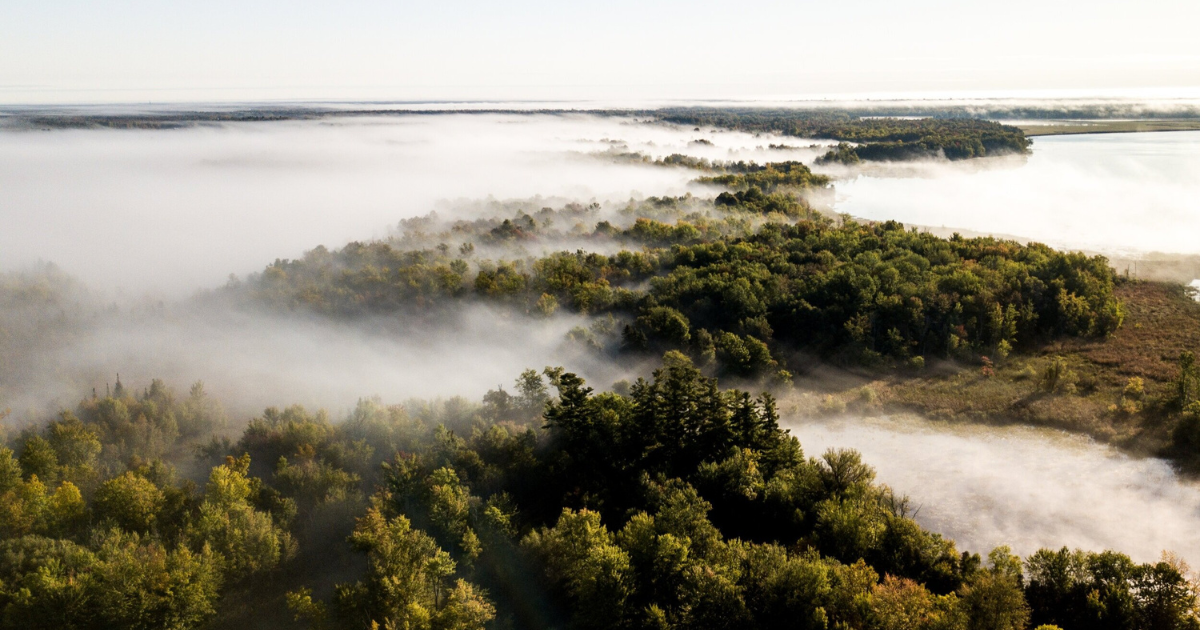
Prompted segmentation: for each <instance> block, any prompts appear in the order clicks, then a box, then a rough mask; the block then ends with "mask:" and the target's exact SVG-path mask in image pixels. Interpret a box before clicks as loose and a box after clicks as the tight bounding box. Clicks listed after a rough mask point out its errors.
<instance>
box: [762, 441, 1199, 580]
mask: <svg viewBox="0 0 1200 630" xmlns="http://www.w3.org/2000/svg"><path fill="white" fill-rule="evenodd" d="M785 426H787V427H788V428H790V429H791V431H792V434H793V435H795V436H796V437H798V438H799V440H800V443H801V445H802V446H803V447H804V449H805V452H806V453H807V454H808V455H810V456H811V455H820V454H821V453H822V452H824V450H825V449H826V448H831V447H833V448H854V449H857V450H858V451H860V452H861V453H862V455H863V460H864V461H866V462H867V463H869V464H870V465H872V466H873V467H875V469H876V471H877V473H878V476H877V479H878V481H880V482H882V483H885V484H887V485H889V486H891V487H892V489H894V490H896V491H897V492H898V493H900V494H907V495H908V496H909V497H910V498H911V499H912V503H913V507H915V508H919V511H918V512H917V514H916V519H917V521H918V522H920V523H921V524H922V525H923V526H925V527H927V528H929V529H931V530H933V531H936V532H939V533H941V534H944V535H946V536H948V537H950V538H952V539H954V540H955V541H956V542H957V543H958V545H959V547H960V548H962V549H968V550H971V551H977V552H981V553H984V554H986V552H987V551H989V550H990V549H992V548H993V547H995V546H997V545H1010V546H1011V547H1012V548H1013V550H1014V551H1016V552H1018V553H1020V554H1022V555H1027V554H1029V553H1031V552H1033V551H1036V550H1037V549H1038V548H1040V547H1050V548H1053V549H1058V548H1060V547H1062V546H1064V545H1065V546H1068V547H1071V548H1081V549H1090V550H1095V551H1102V550H1104V549H1115V550H1119V551H1122V552H1124V553H1127V554H1129V555H1130V556H1131V557H1132V558H1134V559H1135V560H1138V561H1141V562H1148V561H1152V560H1157V559H1158V558H1159V555H1160V554H1161V552H1162V551H1164V550H1170V551H1174V552H1176V553H1178V554H1180V555H1181V556H1183V557H1184V558H1186V559H1189V560H1191V561H1192V562H1195V561H1196V560H1200V530H1197V528H1196V522H1197V518H1198V517H1200V486H1197V485H1196V484H1194V483H1191V482H1185V481H1181V480H1180V478H1179V477H1178V476H1176V475H1175V473H1173V472H1172V470H1171V468H1170V466H1168V465H1167V463H1166V462H1164V461H1162V460H1158V459H1136V458H1132V457H1129V456H1126V455H1123V454H1120V453H1118V452H1117V451H1116V450H1115V449H1113V448H1111V447H1108V446H1104V445H1101V444H1097V443H1094V442H1092V441H1090V440H1088V439H1087V438H1084V437H1080V436H1077V435H1070V434H1066V433H1063V432H1059V431H1051V430H1043V429H1033V428H1028V427H1004V428H996V427H984V426H978V425H948V424H945V423H935V422H927V421H921V420H916V419H912V418H876V419H862V418H854V419H844V420H839V421H829V422H823V421H812V422H798V421H793V422H791V423H789V424H786V425H785Z"/></svg>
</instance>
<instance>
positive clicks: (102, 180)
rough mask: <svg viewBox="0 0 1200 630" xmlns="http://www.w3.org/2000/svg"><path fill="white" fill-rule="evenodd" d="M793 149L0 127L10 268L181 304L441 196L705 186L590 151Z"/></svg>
mask: <svg viewBox="0 0 1200 630" xmlns="http://www.w3.org/2000/svg"><path fill="white" fill-rule="evenodd" d="M699 138H705V139H707V140H709V142H712V143H713V144H712V145H704V144H696V143H694V142H693V141H694V140H696V139H699ZM789 140H791V141H793V142H792V144H795V142H794V140H795V139H789ZM782 142H784V140H782V139H780V138H777V137H774V136H770V135H765V136H762V137H755V136H753V135H750V134H741V133H735V132H713V131H712V130H705V131H700V132H697V131H694V130H693V129H692V128H690V127H678V126H671V125H661V124H645V123H638V122H635V121H633V120H631V119H628V118H618V117H596V116H585V115H569V114H564V115H515V114H514V115H492V114H479V115H467V114H462V115H420V116H416V115H414V116H387V117H378V118H376V117H366V118H346V119H322V120H314V121H287V122H265V123H230V124H224V125H213V126H199V127H192V128H184V129H170V130H112V129H97V130H68V131H0V190H2V191H3V195H0V225H3V226H4V229H3V230H0V270H11V269H14V268H20V267H21V266H23V265H30V264H32V263H36V262H37V261H39V260H42V261H50V262H53V263H56V264H57V265H59V266H60V267H61V268H63V269H64V270H65V271H66V272H67V273H68V274H71V275H73V276H75V277H77V278H79V279H80V280H82V281H83V282H84V283H85V284H87V285H88V286H89V287H92V288H97V289H104V290H112V289H121V290H123V291H124V292H125V293H126V294H134V295H136V294H140V293H142V292H144V291H154V292H157V293H160V294H165V295H168V296H181V295H184V294H187V293H189V292H191V291H193V290H195V289H197V288H201V287H212V286H217V285H220V284H221V283H223V281H224V279H225V277H226V276H227V275H228V274H230V273H234V274H239V275H241V274H245V273H249V272H252V271H256V270H261V269H262V268H263V267H264V266H265V265H266V264H267V263H270V262H271V261H272V260H274V259H275V258H295V257H298V256H299V255H300V254H301V253H303V252H304V251H306V250H308V249H311V248H313V247H315V246H317V245H321V244H324V245H326V246H329V247H339V246H341V245H343V244H345V243H346V242H348V241H351V240H361V239H368V238H372V237H379V236H384V235H386V233H387V230H388V227H389V226H392V225H394V224H395V222H396V221H398V220H400V219H403V218H406V217H413V216H418V215H423V214H426V213H428V212H429V211H431V210H433V209H434V207H435V205H436V204H437V202H438V201H441V200H448V199H449V200H453V199H464V198H465V199H479V198H486V197H488V196H494V197H496V198H500V199H506V198H526V197H533V196H536V195H543V196H559V197H567V198H571V199H577V200H580V201H583V202H585V203H586V202H588V201H591V200H598V201H602V202H603V201H619V200H628V199H629V198H630V197H631V196H642V195H645V196H648V195H663V194H682V193H684V192H685V190H686V189H687V188H688V182H689V181H690V180H691V179H693V178H694V177H695V173H694V172H692V171H688V170H686V169H682V168H661V167H653V166H648V165H643V164H631V163H622V162H619V161H614V160H606V159H602V158H596V157H592V156H589V155H588V154H589V153H594V152H600V151H606V150H608V149H609V148H612V147H618V148H620V149H621V150H628V151H640V152H643V153H646V154H649V155H651V156H653V157H661V156H664V155H668V154H670V153H690V154H695V155H701V156H703V157H710V158H717V159H755V158H757V159H759V160H760V161H762V160H763V159H764V158H765V157H769V156H767V154H766V152H765V151H760V150H759V149H758V147H766V146H767V145H768V144H770V143H782ZM771 153H772V154H773V155H775V159H781V158H780V157H779V154H788V153H793V152H789V151H782V152H781V151H775V152H771ZM810 153H811V154H815V152H814V151H808V152H807V153H806V155H807V154H810ZM782 159H788V158H786V157H784V158H782ZM533 209H536V208H533Z"/></svg>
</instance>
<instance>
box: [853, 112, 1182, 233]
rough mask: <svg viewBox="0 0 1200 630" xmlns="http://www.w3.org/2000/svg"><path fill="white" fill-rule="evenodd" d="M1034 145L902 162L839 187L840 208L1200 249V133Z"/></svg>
mask: <svg viewBox="0 0 1200 630" xmlns="http://www.w3.org/2000/svg"><path fill="white" fill-rule="evenodd" d="M1033 140H1034V142H1033V154H1032V155H1030V156H1029V157H1028V158H1027V159H1025V158H997V159H991V158H989V159H986V160H982V161H973V162H972V161H966V162H958V163H950V164H947V163H923V164H914V165H903V166H897V167H895V168H892V169H889V170H888V173H887V176H878V175H863V176H860V177H858V178H856V179H851V180H846V181H839V182H837V192H838V202H837V210H838V211H839V212H847V213H849V214H851V215H854V216H857V217H863V218H866V219H872V220H888V219H894V220H897V221H901V222H903V223H908V224H914V225H923V226H930V227H946V228H961V229H965V230H971V231H977V232H987V233H993V234H1001V235H1011V236H1017V237H1022V238H1029V239H1033V240H1037V241H1041V242H1044V243H1047V244H1049V245H1053V246H1059V247H1067V248H1075V249H1087V250H1091V251H1100V252H1120V253H1137V252H1152V251H1157V252H1167V253H1181V254H1194V253H1198V252H1200V239H1197V238H1196V235H1197V234H1200V132H1193V131H1187V132H1156V133H1112V134H1089V135H1077V136H1043V137H1036V138H1034V139H1033ZM989 162H990V164H989Z"/></svg>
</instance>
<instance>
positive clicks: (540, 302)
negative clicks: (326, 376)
mask: <svg viewBox="0 0 1200 630" xmlns="http://www.w3.org/2000/svg"><path fill="white" fill-rule="evenodd" d="M779 172H780V171H759V172H757V173H751V174H749V175H747V176H743V175H736V176H733V177H735V178H741V177H748V176H753V175H759V174H771V173H779ZM770 176H771V177H774V176H775V175H770ZM785 176H786V175H785ZM731 183H733V182H732V181H731ZM679 203H687V204H696V203H699V202H698V201H697V200H696V199H695V198H687V199H683V198H675V199H671V198H664V199H657V200H654V201H650V202H647V205H650V206H653V205H659V204H662V205H668V206H669V205H672V204H679ZM705 203H710V204H712V206H711V207H715V208H729V209H733V210H736V211H737V212H738V213H740V214H737V215H734V216H747V215H748V216H754V213H756V212H769V213H772V216H777V217H780V218H783V219H785V220H789V221H790V220H791V219H789V217H790V218H792V219H798V220H797V221H796V222H794V223H791V222H788V223H784V222H767V223H765V224H762V225H761V227H758V228H756V229H751V228H750V227H749V226H747V225H745V224H741V225H742V227H741V228H740V229H730V228H729V225H730V224H726V223H711V222H705V221H700V220H697V221H695V222H692V221H689V220H686V219H681V220H678V221H676V222H675V223H673V224H672V223H664V222H659V221H655V220H652V219H645V218H639V219H637V220H636V221H635V222H634V223H633V224H632V225H631V226H629V227H627V228H623V229H621V228H616V227H614V226H613V225H611V224H610V223H609V222H607V221H601V222H599V223H597V224H596V226H595V228H594V229H592V230H586V229H585V230H584V232H585V233H588V234H589V236H588V238H590V239H592V240H591V241H589V242H591V243H594V244H595V245H596V247H598V248H602V247H603V244H604V243H606V242H607V243H612V244H613V245H615V246H617V247H620V248H621V251H618V252H617V253H613V254H601V253H589V252H587V251H584V250H578V251H574V252H571V251H559V252H555V253H550V254H546V255H538V256H528V257H522V258H515V259H503V258H502V259H499V260H488V259H484V260H477V259H475V258H474V256H473V254H474V245H473V242H472V241H471V240H470V235H469V234H468V233H466V232H465V231H459V232H456V233H452V234H450V236H455V237H459V238H463V239H464V241H466V242H463V243H462V244H461V245H457V246H455V247H452V246H450V244H448V243H443V244H442V245H440V246H439V247H435V248H422V249H407V248H404V247H402V246H400V244H399V243H396V242H387V241H377V242H370V243H352V244H350V245H347V246H346V247H344V248H343V249H341V250H337V251H329V250H327V249H325V248H317V249H314V250H312V251H310V252H308V253H307V254H306V255H305V256H304V257H303V258H301V259H297V260H279V261H276V262H275V263H274V264H272V265H270V266H269V267H267V269H266V270H264V271H263V272H262V273H261V274H258V275H256V276H254V277H252V278H251V279H250V280H249V281H248V282H247V283H245V284H242V285H239V286H237V287H234V288H233V289H232V291H233V293H234V294H235V295H237V296H241V297H244V298H249V299H252V300H253V301H256V302H265V303H268V304H272V305H275V306H277V307H279V308H287V309H291V308H299V309H305V310H313V311H317V312H321V313H326V314H329V315H333V316H338V317H353V316H359V315H367V314H386V313H396V312H404V313H408V314H410V315H419V314H421V313H430V312H437V311H438V310H439V309H447V308H456V307H457V305H458V304H459V302H460V301H461V300H478V301H481V302H485V303H491V304H497V305H507V306H509V307H511V308H514V309H517V310H518V311H522V312H526V313H530V314H533V315H537V316H544V315H550V314H553V313H554V312H555V311H556V310H557V309H559V308H565V309H569V310H571V311H575V312H579V313H585V314H592V315H605V314H610V315H612V316H613V317H615V318H617V319H618V320H619V321H621V322H624V324H625V325H624V328H623V333H622V334H621V336H620V337H619V338H613V339H610V340H609V341H608V342H606V341H605V340H604V339H590V338H589V337H588V335H584V336H583V337H584V338H588V339H589V341H590V342H592V343H593V344H594V345H597V346H599V347H607V348H608V349H609V350H613V351H616V350H620V351H623V352H634V353H641V352H650V353H656V354H661V353H662V352H664V351H666V350H679V351H682V352H685V353H687V354H688V355H689V356H690V357H692V358H693V359H694V360H695V361H696V362H697V364H699V365H701V366H702V367H703V368H704V369H705V370H710V371H711V373H715V374H724V375H730V376H738V377H746V378H752V377H761V376H771V375H776V376H779V377H781V378H784V379H787V378H790V374H789V372H790V371H794V370H796V369H802V368H803V365H804V363H805V359H804V357H813V356H815V357H821V358H824V359H832V360H835V361H838V362H841V363H843V364H850V365H868V366H901V365H908V366H919V365H923V364H924V361H925V358H926V357H962V358H970V357H973V356H978V354H993V353H998V354H1001V355H1004V354H1007V353H1008V352H1010V351H1012V350H1013V349H1014V348H1017V347H1019V346H1022V345H1027V346H1031V345H1033V344H1036V343H1040V342H1043V341H1045V340H1048V339H1052V338H1054V337H1057V336H1061V335H1065V336H1081V337H1090V336H1096V337H1104V336H1106V335H1108V334H1110V333H1111V332H1113V331H1114V330H1115V329H1116V328H1117V327H1118V326H1119V325H1120V324H1121V321H1122V318H1123V313H1122V309H1121V305H1120V304H1119V303H1118V301H1117V300H1116V299H1115V298H1114V296H1113V286H1114V283H1115V281H1116V278H1115V275H1114V272H1113V271H1112V270H1111V269H1110V268H1109V267H1108V264H1107V262H1106V261H1105V259H1104V258H1102V257H1098V256H1097V257H1088V256H1085V255H1083V254H1077V253H1076V254H1072V253H1063V252H1059V251H1056V250H1053V249H1051V248H1049V247H1046V246H1044V245H1039V244H1031V245H1021V244H1018V243H1016V242H1013V241H1004V240H999V239H995V238H971V239H966V238H960V237H957V236H955V237H953V238H949V239H946V238H940V237H936V236H933V235H931V234H928V233H922V232H918V231H915V230H908V229H905V228H904V227H903V226H902V225H900V224H897V223H895V222H887V223H878V224H864V223H856V222H854V221H850V220H843V221H841V222H840V223H838V222H834V221H832V220H830V219H827V218H824V217H821V216H819V215H815V214H813V213H811V212H807V211H806V209H805V207H804V206H803V205H801V204H798V203H797V202H796V201H795V200H794V199H793V198H791V197H789V196H786V195H782V194H778V193H776V194H764V193H762V192H761V191H760V189H759V188H758V187H757V186H750V187H748V188H747V189H746V190H743V191H739V192H736V193H722V194H721V195H720V196H719V197H717V199H716V200H715V202H705ZM546 220H549V217H547V219H546ZM718 225H724V226H725V227H724V228H721V229H716V228H715V227H714V226H718ZM538 226H539V222H538V220H537V219H535V218H534V217H532V216H529V215H524V218H519V219H518V220H516V221H509V220H507V219H506V220H504V221H503V222H502V223H500V224H499V225H498V226H497V227H494V228H491V229H490V230H487V231H486V232H484V233H483V238H484V239H497V238H503V239H520V238H536V235H537V233H538ZM485 227H486V224H485ZM630 245H637V246H639V247H638V248H636V249H629V248H627V247H628V246H630Z"/></svg>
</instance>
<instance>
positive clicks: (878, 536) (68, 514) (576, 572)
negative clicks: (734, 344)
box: [0, 353, 1197, 630]
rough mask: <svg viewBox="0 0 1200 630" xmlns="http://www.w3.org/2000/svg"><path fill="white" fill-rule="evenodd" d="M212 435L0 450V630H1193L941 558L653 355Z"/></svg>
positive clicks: (124, 411) (99, 402)
mask: <svg viewBox="0 0 1200 630" xmlns="http://www.w3.org/2000/svg"><path fill="white" fill-rule="evenodd" d="M225 422H226V421H225V419H224V415H223V413H222V412H221V409H220V406H219V405H218V404H217V403H216V402H215V401H214V400H212V399H211V398H210V397H209V396H208V395H207V394H206V393H205V392H204V388H203V386H202V385H200V384H197V385H195V386H193V387H192V389H191V391H190V392H189V394H188V395H187V396H183V397H180V396H178V395H176V394H175V393H174V392H173V391H172V390H171V389H170V388H169V387H167V386H166V385H165V384H163V383H161V382H158V381H155V382H153V383H151V385H150V386H149V387H147V388H145V389H143V390H140V391H136V390H131V389H127V388H126V387H125V386H124V385H122V384H120V383H118V385H117V387H116V388H115V389H114V390H112V391H111V392H110V393H109V395H106V396H103V397H101V396H93V397H89V398H87V399H85V400H83V401H82V402H81V403H80V404H79V406H78V408H77V409H76V410H74V411H64V412H62V414H61V415H60V417H58V418H57V419H55V420H53V421H50V422H48V423H46V424H45V425H43V426H41V427H37V428H33V427H31V428H29V429H27V430H25V431H23V432H21V433H20V434H19V435H14V436H11V437H9V438H8V439H7V440H6V442H7V447H5V448H0V528H2V529H0V627H4V628H47V629H49V628H64V627H65V628H112V627H121V628H173V629H180V630H183V629H190V628H201V627H206V626H205V624H209V625H208V626H207V627H239V628H245V627H304V626H306V625H307V626H310V627H313V628H355V629H357V628H373V627H380V628H389V627H390V628H428V629H447V630H451V629H453V630H460V629H461V630H475V629H483V628H507V627H521V628H533V629H537V628H564V627H565V628H625V627H629V628H695V629H698V630H699V629H702V628H703V629H707V628H714V627H716V628H725V627H729V628H734V627H758V628H768V629H769V628H796V627H799V628H812V629H830V628H850V629H864V630H876V629H889V628H922V629H940V630H958V629H962V630H967V629H974V628H1003V629H1010V630H1019V629H1023V628H1026V627H1032V625H1031V624H1040V623H1047V624H1058V625H1060V626H1061V627H1064V628H1072V627H1103V628H1117V629H1126V628H1128V629H1131V630H1132V629H1135V628H1136V629H1139V630H1159V629H1162V630H1167V629H1177V628H1196V627H1197V621H1196V598H1195V594H1194V591H1193V590H1192V586H1191V585H1190V584H1189V583H1188V582H1187V581H1186V579H1185V576H1184V575H1183V573H1182V571H1183V568H1182V565H1180V564H1179V563H1178V562H1176V561H1174V560H1173V559H1171V558H1166V559H1164V560H1163V561H1161V562H1153V563H1145V564H1139V563H1136V562H1134V561H1132V560H1130V559H1129V558H1128V557H1126V556H1124V555H1122V554H1119V553H1114V552H1104V553H1092V552H1082V551H1070V550H1067V549H1062V550H1050V549H1047V550H1042V551H1039V552H1037V553H1035V554H1033V555H1032V556H1030V557H1029V558H1026V559H1021V558H1019V557H1017V556H1014V555H1013V554H1012V553H1011V552H1009V551H1008V550H1007V548H1003V547H1001V548H997V549H995V550H993V551H991V553H989V554H988V556H987V558H986V560H985V559H983V558H981V557H980V556H978V555H976V554H973V553H966V552H960V551H959V550H958V549H957V548H956V547H955V545H954V543H953V542H951V541H949V540H946V539H944V538H942V537H940V536H939V535H937V534H934V533H930V532H928V531H925V530H924V529H922V528H921V527H920V526H919V525H918V524H917V523H916V522H915V521H914V520H913V519H912V510H911V508H910V506H909V504H908V502H907V500H906V499H905V498H904V497H902V496H898V495H896V494H895V493H893V492H892V491H891V490H890V489H888V488H887V487H885V486H881V485H878V484H876V483H875V482H874V470H873V469H872V468H871V466H870V465H869V464H868V463H867V462H864V461H863V460H862V458H861V457H860V456H859V455H858V454H857V453H855V452H853V451H846V450H836V449H835V450H829V451H827V452H825V453H823V454H821V455H819V456H816V457H814V456H810V455H806V454H805V453H804V451H803V450H802V448H801V444H800V443H799V442H798V441H797V440H796V439H795V438H794V437H792V436H790V435H789V434H788V432H787V431H786V430H784V429H782V428H781V427H780V426H779V415H778V411H777V409H776V404H775V401H774V399H773V398H772V397H771V396H770V395H769V394H766V393H763V394H760V395H757V396H754V395H752V394H750V393H749V392H744V391H738V390H726V389H722V388H721V387H719V386H718V384H717V381H716V380H715V379H712V378H707V377H705V376H703V375H702V374H701V373H700V372H699V371H698V370H697V369H696V368H695V367H693V366H692V365H691V363H690V362H689V361H688V360H687V359H686V357H684V356H683V355H681V354H679V353H668V355H667V356H666V357H665V359H664V365H663V367H662V368H661V369H660V370H658V371H656V372H655V373H654V375H653V378H651V379H649V380H638V381H637V382H636V383H633V384H632V385H631V386H630V387H629V388H628V390H627V392H626V393H614V392H596V391H593V390H592V388H590V387H588V386H587V384H586V383H585V382H584V381H583V380H582V379H581V378H579V377H578V376H576V375H574V374H571V373H569V372H566V371H565V370H563V369H562V368H547V369H546V370H545V371H544V372H543V373H539V372H537V371H534V370H527V371H526V372H524V373H522V374H521V375H520V377H519V378H518V379H517V381H516V386H515V388H514V390H513V393H508V392H506V391H505V390H504V389H497V390H493V391H492V392H489V393H488V394H487V395H486V396H485V397H484V399H483V402H482V404H474V403H469V402H467V401H465V400H462V399H455V400H450V401H445V402H440V403H435V402H421V401H413V402H410V403H407V404H405V405H396V406H385V405H383V404H382V403H380V402H378V401H373V400H363V401H360V403H359V404H358V406H357V407H356V408H355V409H354V410H353V411H351V412H350V413H349V414H348V415H347V416H346V417H345V418H344V419H342V420H341V421H340V422H332V421H331V420H330V419H329V418H328V416H327V415H326V414H324V413H323V412H315V413H314V412H311V411H308V410H305V409H304V408H301V407H298V406H293V407H288V408H286V409H278V408H269V409H267V410H265V411H264V412H263V413H262V415H261V416H260V417H259V418H256V419H254V420H253V421H251V422H250V423H249V424H248V425H247V426H246V427H245V428H244V430H242V431H241V433H240V436H239V435H236V434H235V437H236V440H231V439H230V438H229V437H228V435H229V434H228V433H226V431H225V430H224V429H223V427H224V426H225ZM189 452H190V453H193V455H192V456H190V457H189V456H188V455H186V453H189ZM194 480H198V482H197V481H194Z"/></svg>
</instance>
